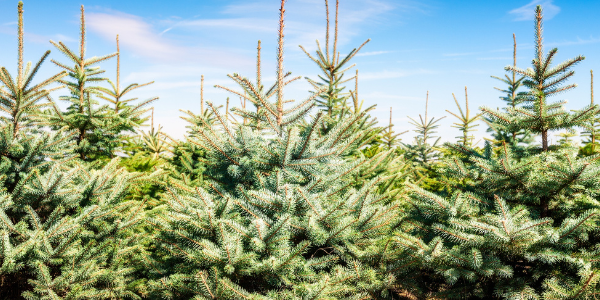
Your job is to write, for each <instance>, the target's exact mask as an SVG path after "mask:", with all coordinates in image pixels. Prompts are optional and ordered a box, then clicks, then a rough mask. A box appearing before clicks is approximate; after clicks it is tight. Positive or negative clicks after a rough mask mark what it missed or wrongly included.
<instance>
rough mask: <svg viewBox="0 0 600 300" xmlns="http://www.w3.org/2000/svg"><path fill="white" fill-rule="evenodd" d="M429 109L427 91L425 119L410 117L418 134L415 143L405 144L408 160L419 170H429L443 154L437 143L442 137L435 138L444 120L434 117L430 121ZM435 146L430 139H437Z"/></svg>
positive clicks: (420, 116)
mask: <svg viewBox="0 0 600 300" xmlns="http://www.w3.org/2000/svg"><path fill="white" fill-rule="evenodd" d="M428 107H429V91H427V97H426V98H425V117H423V116H422V115H420V114H419V121H416V120H415V119H413V118H411V117H408V118H409V119H410V123H411V124H412V125H413V126H415V127H416V129H414V130H413V131H414V132H416V133H417V136H415V143H414V144H412V145H410V144H403V145H404V147H405V149H406V153H405V156H406V159H408V160H409V161H411V162H413V164H414V165H415V166H417V167H419V168H425V169H429V168H430V167H431V164H432V163H433V162H434V161H436V160H438V159H439V158H440V157H441V156H440V155H441V153H440V152H439V151H437V149H436V147H437V143H438V142H439V140H440V138H441V137H437V136H434V135H433V134H434V133H436V131H435V130H436V129H437V128H438V127H439V126H440V125H439V124H437V123H438V122H439V121H440V120H442V119H444V118H445V116H444V117H441V118H437V119H436V118H435V117H432V118H431V119H429V117H428V116H427V111H428ZM436 137H437V139H435V141H434V142H433V144H430V143H429V140H430V139H434V138H436Z"/></svg>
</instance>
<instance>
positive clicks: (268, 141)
mask: <svg viewBox="0 0 600 300" xmlns="http://www.w3.org/2000/svg"><path fill="white" fill-rule="evenodd" d="M338 8H339V3H338V1H336V5H335V16H336V17H335V31H334V36H333V38H330V37H329V3H328V2H327V1H325V10H326V12H325V13H326V16H327V18H326V20H327V31H326V38H325V45H320V44H318V45H317V46H318V50H317V51H316V53H313V54H310V53H308V52H307V51H304V52H306V54H307V56H308V59H310V60H312V61H313V62H314V63H315V64H316V65H317V67H318V70H320V71H321V74H320V75H319V78H318V80H315V79H309V78H307V80H308V82H309V83H310V84H311V85H312V87H313V90H312V91H310V92H309V93H308V95H307V97H306V99H304V100H300V101H291V100H287V99H286V98H285V95H284V90H285V87H286V86H287V85H288V84H291V83H293V82H294V81H296V80H299V79H300V77H292V76H291V73H290V72H286V71H285V70H284V69H283V52H284V43H283V36H284V17H285V1H281V7H280V10H279V12H280V14H279V39H278V45H277V71H276V80H275V82H273V83H268V84H270V85H265V84H267V83H265V82H263V81H262V79H261V64H260V62H261V55H260V50H261V45H260V42H259V44H258V48H257V50H258V55H257V71H256V77H255V79H249V78H247V77H244V76H242V75H239V74H235V73H234V74H232V75H228V76H229V77H230V78H231V80H233V81H234V82H235V85H236V87H235V88H233V87H222V86H217V88H221V89H224V90H226V91H228V92H230V93H231V94H232V95H234V96H235V97H240V99H241V100H242V102H241V103H242V105H241V107H231V108H230V107H229V102H228V103H227V106H226V107H225V108H223V107H217V106H215V105H214V104H213V103H211V102H208V101H207V102H204V99H201V111H200V113H194V112H191V111H185V112H184V114H185V116H184V119H185V120H187V121H188V122H189V126H188V128H187V133H186V136H185V139H183V140H175V139H172V138H170V137H169V136H168V135H166V134H165V133H164V132H162V131H161V128H160V126H158V127H156V128H155V127H154V124H153V121H151V123H152V124H151V127H150V130H142V129H141V126H142V125H144V124H145V123H147V122H148V121H149V119H153V110H152V108H151V107H150V105H151V104H152V102H153V101H155V100H157V99H156V98H153V99H148V100H143V101H138V99H137V98H129V96H128V95H126V94H128V93H129V92H132V91H133V90H135V89H137V88H140V87H143V86H145V85H148V84H151V83H152V82H150V83H145V84H135V83H134V84H130V85H128V86H127V87H125V88H121V85H120V84H121V83H120V79H119V78H120V74H119V64H120V61H119V48H118V47H119V46H118V42H119V41H118V36H117V52H116V53H113V54H109V55H106V56H102V57H86V55H85V54H86V53H85V51H86V45H85V35H86V32H85V18H84V17H85V15H84V10H83V6H82V7H81V29H80V30H81V31H80V33H81V35H80V45H79V49H77V50H78V51H77V50H76V51H74V50H71V49H69V48H68V47H67V46H66V45H64V44H63V43H62V42H54V41H50V42H51V44H52V45H53V46H54V47H55V48H57V49H58V50H59V51H60V52H61V53H62V54H64V55H63V60H51V62H52V63H54V64H55V65H57V66H59V67H60V68H62V69H64V71H62V72H60V73H58V74H56V75H54V76H52V77H50V78H48V79H45V80H42V81H36V80H34V76H35V75H36V73H37V71H38V70H39V68H40V67H41V65H42V63H43V62H44V61H45V60H46V59H47V58H48V56H49V54H50V51H47V52H46V53H45V54H44V55H43V56H42V58H41V59H40V60H39V61H38V62H37V63H36V64H35V65H32V64H31V63H27V64H26V65H24V64H23V3H22V2H19V4H18V47H19V48H18V68H17V72H16V74H14V73H13V74H11V73H9V72H8V70H7V69H6V68H5V67H2V68H1V69H0V87H1V88H0V109H1V110H2V111H3V115H2V117H1V119H0V298H1V299H28V300H30V299H39V300H42V299H52V300H55V299H56V300H58V299H198V300H199V299H515V300H516V299H523V300H525V299H596V297H598V296H599V294H600V287H599V286H598V284H597V283H598V280H599V279H600V231H599V228H600V227H599V226H598V225H600V224H599V223H600V216H599V214H600V210H599V208H600V202H598V199H599V197H600V195H599V194H600V177H599V175H600V174H599V173H600V162H598V161H597V160H598V158H600V154H598V152H600V150H596V149H597V148H596V147H597V146H598V142H597V141H596V139H597V138H598V133H597V131H598V130H599V128H600V127H598V121H599V118H598V116H599V115H600V106H598V105H595V104H594V103H593V96H592V103H591V104H590V105H589V106H586V107H584V108H582V109H580V110H575V111H567V110H566V109H565V107H564V106H565V101H557V102H551V101H550V100H549V99H548V98H549V97H551V96H555V95H558V94H559V93H561V92H565V91H567V90H570V89H572V88H574V87H575V85H574V84H571V85H567V84H566V82H567V80H568V79H569V78H570V77H571V76H572V75H573V74H574V71H573V70H572V68H573V67H574V66H575V65H576V64H578V63H579V62H581V61H582V60H584V57H583V56H578V57H576V58H574V59H570V60H567V61H565V62H563V63H560V64H556V65H553V64H552V60H553V58H554V56H555V54H556V53H557V50H556V49H552V50H550V51H549V52H544V50H543V39H542V9H541V7H540V6H538V7H537V8H536V11H535V20H534V21H535V30H536V31H535V56H534V59H533V61H532V66H531V67H530V68H527V69H521V68H518V67H517V66H516V42H515V44H514V51H515V60H514V61H513V64H512V65H511V66H508V67H506V70H505V71H506V72H507V75H506V76H505V77H497V78H498V79H499V80H501V81H502V82H503V83H504V84H505V86H504V87H502V88H499V90H500V91H501V92H502V93H503V96H502V97H501V99H502V100H504V101H505V102H506V106H505V107H504V108H501V109H491V108H488V107H482V108H481V109H480V112H478V113H476V114H472V113H471V111H470V110H469V107H468V99H466V107H464V109H463V107H461V105H460V104H459V102H458V100H456V98H455V101H456V105H457V108H458V112H450V111H449V112H450V113H451V114H452V115H453V116H454V117H456V118H457V122H456V123H455V126H456V127H457V128H458V129H459V130H460V131H461V135H460V136H458V137H457V142H456V143H445V144H443V145H440V144H439V140H440V138H439V137H436V136H434V134H435V130H436V128H438V127H439V124H438V121H439V120H440V119H439V118H430V116H428V114H427V112H425V115H424V116H419V118H418V119H411V123H412V124H413V125H414V126H415V128H416V129H415V131H416V132H417V137H416V138H415V140H414V142H412V143H402V142H401V141H400V138H399V136H400V134H402V133H396V132H394V130H393V125H392V124H391V111H390V124H389V125H387V126H383V127H382V126H379V125H378V123H377V121H376V120H374V119H373V118H372V117H371V115H370V114H369V112H370V111H371V110H372V109H373V107H363V101H361V100H360V99H359V95H358V92H357V90H358V71H355V72H356V73H354V74H353V75H347V74H348V73H349V71H350V70H351V69H352V68H353V65H351V64H350V61H351V59H352V58H353V57H354V56H355V55H356V54H357V53H358V52H359V51H360V49H361V48H362V47H363V46H364V45H365V44H366V43H367V42H368V41H366V42H365V43H363V44H362V45H361V46H360V47H358V48H355V49H353V50H352V51H350V52H348V54H347V55H345V56H341V55H340V52H339V51H338V48H337V34H338V30H337V17H338ZM513 38H514V35H513ZM330 41H332V45H330ZM317 43H318V42H317ZM323 46H324V47H323ZM330 46H331V47H330ZM302 50H304V48H302ZM112 58H116V63H117V74H116V78H115V81H112V80H110V79H107V78H104V77H101V76H100V75H101V74H102V73H103V72H104V71H103V70H101V69H100V68H99V67H98V66H97V65H98V64H99V63H106V62H107V61H108V60H109V59H112ZM100 83H108V85H109V86H110V88H105V87H102V86H101V85H100ZM352 84H354V86H353V87H350V88H347V87H346V85H349V86H352ZM466 92H467V91H466V88H465V97H466V96H467V95H466ZM51 93H62V94H64V95H63V96H61V97H60V98H59V100H63V101H65V102H66V103H67V104H68V105H67V108H66V109H64V110H63V109H61V108H60V107H59V106H58V105H57V104H56V102H55V101H54V99H52V97H51ZM149 113H152V117H150V116H148V114H149ZM480 120H482V121H484V122H485V123H486V124H487V125H488V127H489V129H488V131H489V132H491V135H492V138H490V139H486V141H485V144H484V145H483V146H481V147H476V146H474V145H473V144H474V143H473V142H474V141H473V136H472V131H473V130H474V127H475V126H477V124H476V123H477V122H478V121H480ZM577 128H579V129H581V128H583V130H584V131H585V132H584V134H585V135H587V136H588V137H589V140H588V141H585V146H584V147H581V148H579V147H578V146H576V145H575V143H573V142H572V140H570V138H571V137H572V132H574V130H575V129H577ZM564 129H567V130H569V131H568V133H567V134H563V142H561V143H560V144H558V145H550V143H549V134H551V133H552V132H554V131H556V130H564ZM539 140H541V144H539V143H538V142H536V141H539Z"/></svg>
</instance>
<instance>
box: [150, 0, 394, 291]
mask: <svg viewBox="0 0 600 300" xmlns="http://www.w3.org/2000/svg"><path fill="white" fill-rule="evenodd" d="M284 3H285V1H282V2H281V8H280V22H279V25H280V27H279V44H278V51H277V66H278V67H277V74H276V75H277V76H276V78H277V79H276V83H275V90H276V91H275V94H276V97H275V101H274V102H271V101H269V100H267V99H266V98H267V96H268V93H266V94H265V93H264V92H261V91H262V89H260V88H258V87H259V86H260V85H254V84H252V83H250V81H248V80H246V79H244V78H243V77H241V76H236V75H233V76H231V77H232V78H234V80H235V81H236V82H238V83H239V85H240V86H241V88H242V89H244V90H247V91H248V93H247V95H246V97H247V98H248V100H253V101H251V102H252V103H254V104H257V106H259V107H258V110H257V111H258V112H257V111H256V110H254V109H251V110H250V109H246V110H244V109H236V110H235V111H236V112H237V113H239V114H240V115H242V116H246V117H247V118H249V119H252V118H255V119H256V121H253V123H254V124H244V123H242V122H238V123H235V122H233V123H232V122H227V120H226V117H225V114H222V113H221V112H220V111H219V110H218V109H216V108H215V106H214V105H213V104H211V103H208V106H209V107H210V108H211V109H212V110H213V113H214V115H215V118H216V119H217V120H218V121H217V122H218V123H219V124H220V125H219V126H212V127H201V126H197V127H196V129H195V131H196V132H195V133H194V134H193V136H191V137H189V138H188V139H189V141H190V142H192V143H194V144H196V145H198V146H199V147H201V148H202V149H204V150H205V151H206V162H205V163H206V165H207V170H206V172H205V177H206V180H207V183H206V189H204V188H200V187H198V188H188V187H186V186H176V185H170V186H169V187H168V193H166V195H167V199H166V200H167V204H168V207H166V208H164V212H163V213H160V214H157V217H156V218H153V219H150V220H149V222H150V224H152V226H153V227H155V228H158V229H160V234H159V235H158V236H157V237H156V245H157V247H159V248H157V249H158V251H157V252H156V253H155V254H154V256H153V257H152V259H149V268H152V270H153V271H154V272H155V274H156V276H157V278H156V280H153V281H152V282H151V285H152V287H153V290H154V292H153V296H154V297H156V298H160V299H299V298H301V299H303V298H306V299H319V298H329V299H339V298H344V297H348V298H352V299H359V298H385V297H387V298H390V297H391V294H392V293H391V289H392V288H393V284H394V278H393V276H392V275H391V274H390V273H389V272H387V269H386V268H387V265H386V264H385V263H384V262H386V261H387V259H386V257H387V256H389V255H390V253H388V250H387V248H386V247H387V245H388V243H389V241H390V236H389V232H390V230H391V228H392V227H393V226H394V224H396V223H397V215H398V213H399V212H398V211H397V210H396V207H397V204H395V202H394V201H392V200H393V199H392V197H391V196H390V195H389V194H388V193H385V187H381V185H380V183H384V182H385V181H384V178H374V179H373V180H371V181H369V182H368V183H366V184H364V185H363V187H362V188H360V189H354V188H352V187H350V185H351V184H352V183H353V182H352V177H351V176H352V175H353V174H354V173H355V172H357V170H359V168H361V167H362V166H363V165H365V164H367V163H369V161H365V160H353V161H348V160H346V159H345V158H344V157H345V156H347V155H348V153H350V152H352V151H354V149H355V148H356V147H357V145H358V144H359V143H358V142H357V141H359V140H360V139H361V137H362V135H364V134H365V133H364V132H362V131H359V130H356V129H355V128H354V127H353V126H352V124H353V122H356V121H358V120H360V119H361V118H363V115H362V114H359V115H356V116H354V117H353V118H351V119H349V120H347V121H344V122H341V123H339V124H337V125H336V126H334V127H333V128H331V129H330V130H329V131H328V132H327V133H325V134H323V135H321V136H319V134H318V133H317V131H318V130H319V128H320V127H321V126H322V125H323V122H324V121H323V119H322V117H323V113H322V112H321V113H318V114H317V115H316V116H309V115H307V112H308V111H309V109H310V108H311V107H314V106H315V105H316V102H315V98H316V97H318V96H319V95H321V94H322V92H323V90H318V91H316V92H315V93H313V94H312V95H311V96H310V97H309V98H308V99H307V100H306V101H302V102H300V103H298V104H297V105H295V106H292V107H289V106H288V105H284V103H290V102H288V100H285V99H284V86H285V83H286V82H285V81H284V74H286V73H284V70H283V25H284V13H285V6H284ZM228 90H231V91H233V92H234V93H236V94H238V95H244V94H243V93H240V92H236V91H235V90H233V89H228ZM302 118H310V120H309V124H310V126H309V127H304V126H302V124H303V122H302V121H301V119H302ZM257 123H258V124H257ZM256 125H260V128H259V126H256ZM385 154H387V153H383V154H382V155H385ZM382 155H378V156H376V157H374V158H373V159H372V160H371V161H377V160H380V158H381V157H382ZM378 186H379V187H380V188H383V191H382V193H377V192H374V190H375V189H376V188H377V187H378ZM159 209H162V208H159ZM386 295H387V296H386Z"/></svg>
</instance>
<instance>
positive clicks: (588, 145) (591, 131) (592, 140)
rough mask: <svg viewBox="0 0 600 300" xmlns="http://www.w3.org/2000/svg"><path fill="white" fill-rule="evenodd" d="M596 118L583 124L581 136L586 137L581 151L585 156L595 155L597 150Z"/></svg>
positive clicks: (597, 128) (591, 71)
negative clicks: (583, 128) (583, 129)
mask: <svg viewBox="0 0 600 300" xmlns="http://www.w3.org/2000/svg"><path fill="white" fill-rule="evenodd" d="M590 78H591V80H590V104H592V105H594V71H593V70H590ZM598 121H599V118H598V116H595V117H593V118H592V119H591V120H590V122H588V123H587V124H584V127H585V129H587V130H586V131H584V132H582V136H586V137H587V140H584V141H583V143H584V144H585V147H584V149H582V153H585V154H587V155H592V154H594V153H596V152H597V151H596V149H597V146H598V145H597V143H598V142H597V139H598V137H599V136H600V124H599V122H598Z"/></svg>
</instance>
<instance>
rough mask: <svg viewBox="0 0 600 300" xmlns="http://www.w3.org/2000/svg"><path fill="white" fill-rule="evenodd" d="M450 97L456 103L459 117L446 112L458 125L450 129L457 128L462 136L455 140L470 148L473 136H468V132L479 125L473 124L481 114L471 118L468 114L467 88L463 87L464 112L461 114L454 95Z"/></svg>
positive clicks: (455, 124)
mask: <svg viewBox="0 0 600 300" xmlns="http://www.w3.org/2000/svg"><path fill="white" fill-rule="evenodd" d="M452 97H453V98H454V103H456V107H458V111H459V113H460V116H458V115H457V114H455V113H453V112H451V111H449V110H446V111H447V112H448V113H449V114H451V115H453V116H455V117H456V118H457V119H458V120H459V122H460V123H454V125H452V127H455V128H458V129H459V130H460V131H461V132H462V136H457V137H456V138H458V139H459V142H460V143H461V144H463V145H464V146H466V147H471V146H472V144H473V139H474V138H475V137H474V136H473V135H471V136H469V132H472V131H475V130H476V129H473V127H477V126H479V124H473V123H475V122H477V121H478V120H479V119H480V117H481V115H482V114H481V113H479V114H476V115H475V116H473V117H471V116H470V113H471V111H470V110H469V96H468V95H467V87H466V86H465V111H464V112H463V110H462V108H461V107H460V104H458V101H457V100H456V96H454V94H452Z"/></svg>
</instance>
